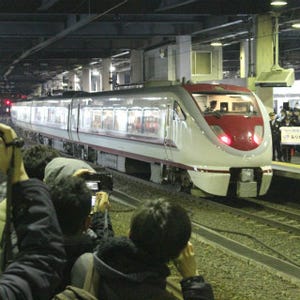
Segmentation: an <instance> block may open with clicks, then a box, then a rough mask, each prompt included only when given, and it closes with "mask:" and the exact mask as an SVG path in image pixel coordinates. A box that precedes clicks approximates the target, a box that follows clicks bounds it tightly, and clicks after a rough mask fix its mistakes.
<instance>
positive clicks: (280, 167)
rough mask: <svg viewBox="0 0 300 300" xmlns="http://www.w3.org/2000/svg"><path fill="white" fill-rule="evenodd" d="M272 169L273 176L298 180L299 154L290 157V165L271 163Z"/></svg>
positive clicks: (299, 171) (299, 172) (278, 162)
mask: <svg viewBox="0 0 300 300" xmlns="http://www.w3.org/2000/svg"><path fill="white" fill-rule="evenodd" d="M272 168H273V174H274V176H279V177H287V178H292V179H300V153H296V154H295V155H294V156H292V160H291V162H290V163H287V162H281V161H273V162H272Z"/></svg>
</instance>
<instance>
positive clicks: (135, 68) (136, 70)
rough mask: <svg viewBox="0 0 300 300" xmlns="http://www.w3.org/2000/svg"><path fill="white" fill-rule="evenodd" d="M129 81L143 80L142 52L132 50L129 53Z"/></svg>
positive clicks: (139, 81) (137, 81)
mask: <svg viewBox="0 0 300 300" xmlns="http://www.w3.org/2000/svg"><path fill="white" fill-rule="evenodd" d="M130 67H131V68H130V83H141V82H144V52H143V51H141V50H132V51H131V53H130Z"/></svg>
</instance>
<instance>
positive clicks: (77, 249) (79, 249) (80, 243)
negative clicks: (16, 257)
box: [56, 212, 114, 293]
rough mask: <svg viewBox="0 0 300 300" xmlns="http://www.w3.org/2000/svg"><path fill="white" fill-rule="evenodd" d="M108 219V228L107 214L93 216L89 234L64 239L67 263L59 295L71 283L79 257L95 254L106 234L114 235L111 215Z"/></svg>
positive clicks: (98, 213) (99, 213)
mask: <svg viewBox="0 0 300 300" xmlns="http://www.w3.org/2000/svg"><path fill="white" fill-rule="evenodd" d="M107 217H108V219H107V222H108V224H107V228H105V226H104V223H105V214H104V213H101V212H96V213H94V214H93V216H92V222H91V229H90V230H89V231H88V232H87V233H83V234H80V235H76V236H65V237H64V246H65V250H66V254H67V263H66V265H65V268H64V272H63V273H64V275H63V280H62V282H61V284H60V286H59V288H58V289H57V290H56V292H57V293H58V292H60V291H62V290H64V289H65V287H66V286H67V285H69V284H70V283H71V278H70V273H71V269H72V267H73V265H74V263H75V261H76V260H77V259H78V258H79V256H81V255H82V254H84V253H87V252H90V253H92V252H94V251H95V249H96V246H97V245H98V243H99V241H100V240H101V239H102V238H103V236H104V235H105V234H107V236H113V235H114V232H113V229H112V226H111V221H110V217H109V215H108V216H107Z"/></svg>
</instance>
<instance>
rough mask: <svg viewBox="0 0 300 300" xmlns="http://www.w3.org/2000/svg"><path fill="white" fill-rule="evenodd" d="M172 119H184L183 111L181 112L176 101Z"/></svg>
mask: <svg viewBox="0 0 300 300" xmlns="http://www.w3.org/2000/svg"><path fill="white" fill-rule="evenodd" d="M173 119H174V120H176V119H177V120H181V121H184V120H185V119H186V116H185V113H184V112H183V110H182V108H181V107H180V105H179V104H178V102H176V101H175V102H174V114H173Z"/></svg>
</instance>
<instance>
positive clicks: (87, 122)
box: [79, 106, 92, 131]
mask: <svg viewBox="0 0 300 300" xmlns="http://www.w3.org/2000/svg"><path fill="white" fill-rule="evenodd" d="M79 121H80V122H79V123H80V129H81V130H82V131H91V128H92V110H91V107H88V106H86V107H82V108H81V111H80V120H79Z"/></svg>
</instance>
